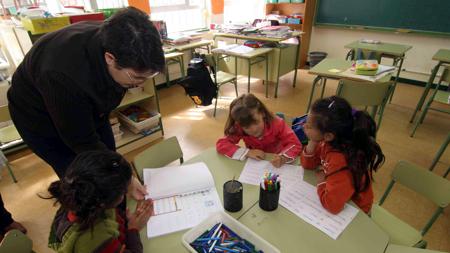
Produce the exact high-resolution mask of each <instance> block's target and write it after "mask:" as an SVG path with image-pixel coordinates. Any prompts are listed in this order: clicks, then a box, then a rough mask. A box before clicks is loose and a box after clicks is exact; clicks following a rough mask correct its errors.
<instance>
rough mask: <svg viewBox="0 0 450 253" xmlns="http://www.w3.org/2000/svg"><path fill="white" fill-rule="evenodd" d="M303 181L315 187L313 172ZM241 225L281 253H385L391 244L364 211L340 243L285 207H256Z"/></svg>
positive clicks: (344, 234) (307, 174)
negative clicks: (266, 208)
mask: <svg viewBox="0 0 450 253" xmlns="http://www.w3.org/2000/svg"><path fill="white" fill-rule="evenodd" d="M303 180H304V181H306V182H308V183H311V184H315V182H316V178H315V175H314V172H313V171H310V170H305V174H304V176H303ZM239 221H240V222H241V223H242V224H244V225H245V226H247V227H248V228H250V229H251V230H252V231H253V232H255V233H256V234H258V235H259V236H261V237H262V238H264V239H265V240H266V241H268V242H269V243H271V244H272V245H274V246H275V247H277V248H278V249H279V250H280V251H281V252H321V253H327V252H329V253H340V252H343V253H344V252H345V253H350V252H355V253H356V252H358V253H360V252H364V253H376V252H378V253H379V252H384V250H385V249H386V246H387V244H388V242H389V236H388V235H387V234H386V233H385V232H384V231H383V230H381V228H379V227H378V226H377V225H376V224H375V223H374V222H373V221H372V220H371V219H370V218H369V216H367V215H366V214H365V213H364V212H362V211H359V212H358V214H357V215H356V217H355V218H354V219H353V220H352V222H351V223H350V224H349V225H348V226H347V227H346V228H345V230H344V231H343V232H342V234H340V235H339V237H338V238H337V240H333V239H332V238H331V237H329V236H328V235H326V234H325V233H323V232H321V231H320V230H318V229H316V228H315V227H314V226H312V225H310V224H309V223H307V222H305V221H303V220H302V219H300V218H299V217H298V216H296V215H295V214H293V213H291V212H290V211H289V210H287V209H286V208H284V207H282V206H278V208H277V209H276V210H275V211H272V212H266V211H263V210H262V209H261V208H259V205H254V206H253V207H252V208H251V209H250V210H248V211H247V212H246V213H245V214H244V216H242V217H241V218H240V219H239Z"/></svg>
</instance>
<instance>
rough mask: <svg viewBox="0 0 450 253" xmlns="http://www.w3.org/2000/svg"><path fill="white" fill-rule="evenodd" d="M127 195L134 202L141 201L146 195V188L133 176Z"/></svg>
mask: <svg viewBox="0 0 450 253" xmlns="http://www.w3.org/2000/svg"><path fill="white" fill-rule="evenodd" d="M128 194H129V195H130V196H131V197H132V198H134V199H135V200H143V199H144V197H145V195H147V188H146V187H145V185H142V184H141V182H139V180H138V179H137V178H136V177H134V176H133V177H132V178H131V183H130V185H129V186H128Z"/></svg>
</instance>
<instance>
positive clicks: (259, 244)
mask: <svg viewBox="0 0 450 253" xmlns="http://www.w3.org/2000/svg"><path fill="white" fill-rule="evenodd" d="M219 222H221V223H223V224H225V225H226V226H227V227H229V228H230V229H231V230H233V232H235V233H236V234H237V235H239V236H240V237H241V238H244V239H246V240H247V241H249V242H251V243H252V244H253V245H255V247H256V248H257V249H258V250H262V251H264V253H280V250H278V249H277V248H275V247H274V246H273V245H272V244H270V243H269V242H267V241H266V240H264V239H263V238H261V237H260V236H258V235H257V234H255V233H254V232H253V231H251V230H250V229H249V228H247V227H246V226H244V225H243V224H242V223H240V222H239V221H237V220H236V219H234V218H233V217H231V216H230V215H229V214H227V213H225V212H216V213H213V214H211V215H210V216H209V217H208V218H206V219H205V220H204V221H202V222H201V223H200V224H198V225H197V226H195V227H193V228H191V229H190V230H189V231H187V232H186V233H185V234H184V235H183V237H182V239H181V240H182V242H183V245H184V246H185V247H186V248H187V249H188V250H189V251H190V252H193V253H196V252H197V251H196V250H195V249H194V248H192V247H191V245H189V243H191V242H193V241H194V240H195V239H197V238H198V237H199V236H200V235H202V234H203V233H204V232H205V231H206V230H208V229H210V228H212V227H213V226H214V225H215V224H217V223H219Z"/></svg>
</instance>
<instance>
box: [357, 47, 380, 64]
mask: <svg viewBox="0 0 450 253" xmlns="http://www.w3.org/2000/svg"><path fill="white" fill-rule="evenodd" d="M382 56H383V54H382V53H381V52H375V51H370V50H365V49H357V50H356V51H355V55H354V56H353V60H377V61H378V63H380V62H381V57H382Z"/></svg>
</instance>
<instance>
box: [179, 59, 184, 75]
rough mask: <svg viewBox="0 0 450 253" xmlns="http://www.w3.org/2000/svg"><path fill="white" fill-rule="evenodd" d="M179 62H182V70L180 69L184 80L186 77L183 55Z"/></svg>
mask: <svg viewBox="0 0 450 253" xmlns="http://www.w3.org/2000/svg"><path fill="white" fill-rule="evenodd" d="M179 60H180V68H181V69H180V70H181V78H184V77H185V74H184V55H181V56H180V58H179Z"/></svg>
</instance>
